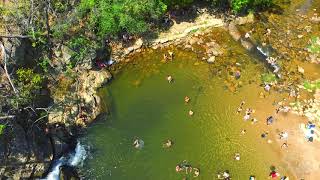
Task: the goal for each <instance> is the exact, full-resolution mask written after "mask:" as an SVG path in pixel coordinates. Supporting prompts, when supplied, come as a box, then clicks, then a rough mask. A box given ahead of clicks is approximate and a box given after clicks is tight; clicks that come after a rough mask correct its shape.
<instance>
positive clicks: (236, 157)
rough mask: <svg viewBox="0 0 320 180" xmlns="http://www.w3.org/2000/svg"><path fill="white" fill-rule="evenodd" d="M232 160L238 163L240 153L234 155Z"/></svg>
mask: <svg viewBox="0 0 320 180" xmlns="http://www.w3.org/2000/svg"><path fill="white" fill-rule="evenodd" d="M234 159H235V160H236V161H240V153H236V154H235V155H234Z"/></svg>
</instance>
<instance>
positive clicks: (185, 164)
mask: <svg viewBox="0 0 320 180" xmlns="http://www.w3.org/2000/svg"><path fill="white" fill-rule="evenodd" d="M183 170H185V171H186V174H188V173H191V172H192V166H191V165H190V164H189V163H188V162H187V161H186V160H183V161H182V162H181V163H180V164H178V165H177V166H176V172H180V171H183Z"/></svg>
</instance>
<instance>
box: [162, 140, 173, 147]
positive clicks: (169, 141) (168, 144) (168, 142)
mask: <svg viewBox="0 0 320 180" xmlns="http://www.w3.org/2000/svg"><path fill="white" fill-rule="evenodd" d="M172 145H173V142H172V141H171V140H170V139H168V140H167V141H166V142H165V143H163V145H162V146H163V147H165V148H170V147H171V146H172Z"/></svg>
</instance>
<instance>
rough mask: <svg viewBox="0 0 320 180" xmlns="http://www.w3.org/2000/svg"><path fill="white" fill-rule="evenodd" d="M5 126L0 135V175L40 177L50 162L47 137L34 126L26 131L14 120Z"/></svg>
mask: <svg viewBox="0 0 320 180" xmlns="http://www.w3.org/2000/svg"><path fill="white" fill-rule="evenodd" d="M7 127H10V128H6V129H5V132H4V133H3V134H2V135H0V164H1V166H0V177H3V178H4V177H8V178H12V179H26V178H36V177H41V176H42V174H43V173H44V172H45V171H46V170H47V169H48V167H49V165H50V163H51V158H52V148H50V147H51V144H50V140H49V138H48V137H47V136H46V135H45V133H44V132H43V131H41V130H39V129H38V128H36V127H33V128H31V129H29V130H28V131H26V130H25V129H24V127H23V126H22V125H20V124H18V123H16V121H10V123H9V124H7Z"/></svg>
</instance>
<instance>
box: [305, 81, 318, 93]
mask: <svg viewBox="0 0 320 180" xmlns="http://www.w3.org/2000/svg"><path fill="white" fill-rule="evenodd" d="M303 87H304V88H305V89H306V90H308V91H314V90H316V89H320V80H317V81H313V82H310V81H305V82H304V83H303Z"/></svg>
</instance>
